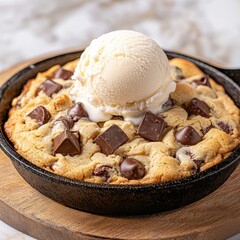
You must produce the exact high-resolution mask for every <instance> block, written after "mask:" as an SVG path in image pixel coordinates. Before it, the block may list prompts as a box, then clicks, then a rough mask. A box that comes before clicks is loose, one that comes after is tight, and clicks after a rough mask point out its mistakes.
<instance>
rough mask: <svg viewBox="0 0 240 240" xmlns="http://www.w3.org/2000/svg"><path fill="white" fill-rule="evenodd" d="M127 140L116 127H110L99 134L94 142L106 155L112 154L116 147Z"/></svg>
mask: <svg viewBox="0 0 240 240" xmlns="http://www.w3.org/2000/svg"><path fill="white" fill-rule="evenodd" d="M127 140H128V137H127V135H126V134H125V133H124V132H123V131H122V129H121V128H120V127H118V126H117V125H115V124H114V125H112V126H111V127H109V128H108V129H107V130H106V131H105V132H103V133H101V134H99V135H98V136H97V137H96V138H95V139H94V142H95V143H97V145H98V146H99V147H100V148H101V150H102V152H103V153H104V154H106V155H109V154H112V153H113V152H114V151H115V150H116V149H117V148H118V147H120V146H121V145H122V144H124V143H125V142H126V141H127Z"/></svg>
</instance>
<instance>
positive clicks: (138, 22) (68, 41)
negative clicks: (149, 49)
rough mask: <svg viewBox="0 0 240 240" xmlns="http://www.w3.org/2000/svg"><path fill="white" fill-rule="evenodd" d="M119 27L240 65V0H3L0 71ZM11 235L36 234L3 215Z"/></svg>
mask: <svg viewBox="0 0 240 240" xmlns="http://www.w3.org/2000/svg"><path fill="white" fill-rule="evenodd" d="M116 29H133V30H137V31H140V32H142V33H145V34H147V35H149V36H150V37H152V38H154V39H155V40H156V41H157V42H158V43H159V44H160V45H161V46H162V47H163V48H165V49H169V50H178V51H181V52H184V53H188V54H191V55H194V56H200V57H203V58H205V59H208V60H212V61H214V62H216V63H219V64H222V65H224V66H226V67H238V68H240V0H228V1H226V0H201V1H200V0H198V1H197V0H181V1H177V0H148V1H146V0H145V1H144V0H116V1H113V0H99V1H92V0H88V1H87V0H67V1H60V0H35V1H33V0H0V71H1V70H4V69H6V68H8V67H10V66H11V65H13V64H15V63H18V62H20V61H23V60H26V59H29V58H32V57H35V56H38V55H41V54H44V53H48V52H52V51H56V50H60V49H65V48H69V47H80V46H83V45H87V44H88V43H89V41H90V40H91V39H93V38H95V37H97V36H99V35H101V34H102V33H105V32H108V31H111V30H116ZM8 239H16V240H18V239H26V240H29V239H32V238H30V237H27V236H26V235H23V234H21V233H19V232H17V231H16V230H13V229H12V228H10V227H9V226H7V225H5V224H4V223H3V222H1V221H0V240H8ZM233 239H235V240H239V239H240V235H238V236H236V237H235V238H233Z"/></svg>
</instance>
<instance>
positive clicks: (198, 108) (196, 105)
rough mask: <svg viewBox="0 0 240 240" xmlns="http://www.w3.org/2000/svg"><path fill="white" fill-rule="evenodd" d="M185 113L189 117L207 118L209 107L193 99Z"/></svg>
mask: <svg viewBox="0 0 240 240" xmlns="http://www.w3.org/2000/svg"><path fill="white" fill-rule="evenodd" d="M186 110H187V112H188V113H189V114H190V115H191V114H192V115H200V116H202V117H206V118H209V117H210V115H209V114H210V107H209V106H208V105H207V104H206V103H205V102H204V101H201V100H199V99H198V98H193V99H192V100H191V101H190V102H189V104H188V106H187V108H186Z"/></svg>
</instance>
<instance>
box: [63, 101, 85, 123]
mask: <svg viewBox="0 0 240 240" xmlns="http://www.w3.org/2000/svg"><path fill="white" fill-rule="evenodd" d="M67 114H68V116H69V117H71V118H72V119H73V121H74V122H77V121H78V120H79V119H81V118H82V117H88V114H87V112H86V111H85V110H84V108H83V105H82V103H80V102H78V103H75V105H74V106H73V107H72V108H70V109H69V110H68V112H67Z"/></svg>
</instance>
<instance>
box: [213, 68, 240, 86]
mask: <svg viewBox="0 0 240 240" xmlns="http://www.w3.org/2000/svg"><path fill="white" fill-rule="evenodd" d="M213 67H214V68H216V69H217V70H218V71H220V72H222V73H224V74H225V75H227V76H228V77H229V78H231V79H232V80H233V81H234V82H235V83H236V84H237V85H238V86H240V69H226V68H219V67H215V66H213Z"/></svg>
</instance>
